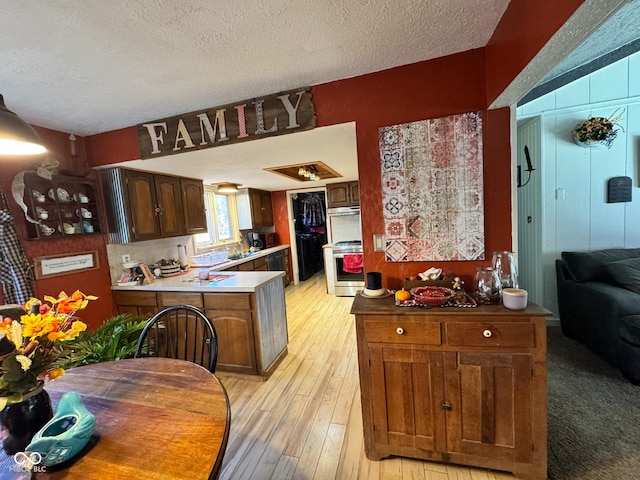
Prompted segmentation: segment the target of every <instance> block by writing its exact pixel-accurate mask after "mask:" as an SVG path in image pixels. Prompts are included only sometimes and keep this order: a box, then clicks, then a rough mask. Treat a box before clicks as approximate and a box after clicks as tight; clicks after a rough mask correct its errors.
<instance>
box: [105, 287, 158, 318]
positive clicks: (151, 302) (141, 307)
mask: <svg viewBox="0 0 640 480" xmlns="http://www.w3.org/2000/svg"><path fill="white" fill-rule="evenodd" d="M113 302H114V303H115V305H116V312H117V313H128V314H130V315H132V316H138V317H144V318H151V317H153V316H154V315H155V314H156V313H158V311H159V309H158V300H157V298H156V292H132V291H124V290H120V291H118V290H116V291H114V292H113Z"/></svg>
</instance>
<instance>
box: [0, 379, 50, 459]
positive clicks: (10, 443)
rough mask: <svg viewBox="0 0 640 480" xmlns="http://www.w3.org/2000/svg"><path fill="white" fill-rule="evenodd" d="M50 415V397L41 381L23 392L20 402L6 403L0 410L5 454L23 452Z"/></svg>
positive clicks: (0, 425) (0, 424)
mask: <svg viewBox="0 0 640 480" xmlns="http://www.w3.org/2000/svg"><path fill="white" fill-rule="evenodd" d="M52 417H53V409H52V408H51V399H50V398H49V394H48V393H47V391H46V390H45V389H44V383H43V382H41V383H40V385H38V386H37V387H36V388H34V389H33V390H31V391H30V392H28V393H26V394H24V396H23V398H22V401H21V402H16V403H8V404H7V405H6V406H5V407H4V408H3V409H2V410H1V411H0V427H1V428H2V433H3V440H2V448H3V449H4V452H5V453H6V454H7V455H14V454H16V453H18V452H23V451H24V450H25V448H26V447H27V445H29V443H31V439H32V438H33V436H34V435H35V434H36V433H37V432H38V430H40V429H41V428H42V427H43V426H44V424H45V423H47V422H48V421H49V420H50V419H51V418H52Z"/></svg>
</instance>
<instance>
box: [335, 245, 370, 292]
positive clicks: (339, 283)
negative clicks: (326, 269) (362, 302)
mask: <svg viewBox="0 0 640 480" xmlns="http://www.w3.org/2000/svg"><path fill="white" fill-rule="evenodd" d="M349 254H360V255H362V241H361V240H345V241H342V242H337V243H335V244H334V245H333V272H334V274H333V275H334V284H335V290H336V296H338V297H354V296H355V295H356V292H357V291H358V290H362V289H363V288H364V267H363V268H360V271H359V272H357V273H353V272H350V271H345V265H344V256H345V255H349ZM347 270H350V269H347Z"/></svg>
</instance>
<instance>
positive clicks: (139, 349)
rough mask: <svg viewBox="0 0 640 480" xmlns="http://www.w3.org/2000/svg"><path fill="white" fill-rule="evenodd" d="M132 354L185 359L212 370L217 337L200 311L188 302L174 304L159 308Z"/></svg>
mask: <svg viewBox="0 0 640 480" xmlns="http://www.w3.org/2000/svg"><path fill="white" fill-rule="evenodd" d="M134 356H135V357H136V358H139V357H149V356H153V357H167V358H176V359H180V360H187V361H190V362H193V363H197V364H198V365H202V366H203V367H206V368H207V369H209V371H210V372H211V373H215V370H216V364H217V362H218V336H217V335H216V331H215V328H214V326H213V324H212V323H211V321H210V320H209V319H208V318H207V316H206V315H205V314H204V312H203V311H202V310H200V309H199V308H196V307H194V306H191V305H175V306H171V307H167V308H165V309H163V310H161V311H160V312H158V313H157V314H156V315H154V316H153V317H152V318H151V319H150V320H149V321H148V322H147V325H146V326H145V328H144V329H143V330H142V332H141V333H140V337H139V338H138V344H137V345H136V352H135V355H134Z"/></svg>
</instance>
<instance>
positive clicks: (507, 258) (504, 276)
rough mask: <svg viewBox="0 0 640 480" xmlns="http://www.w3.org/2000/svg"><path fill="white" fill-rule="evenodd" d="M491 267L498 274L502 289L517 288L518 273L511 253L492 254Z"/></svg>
mask: <svg viewBox="0 0 640 480" xmlns="http://www.w3.org/2000/svg"><path fill="white" fill-rule="evenodd" d="M491 266H492V267H493V269H494V270H495V271H496V273H497V274H498V278H499V279H500V285H501V286H502V288H518V271H517V269H516V261H515V258H514V256H513V252H507V251H502V252H493V259H492V260H491Z"/></svg>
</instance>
